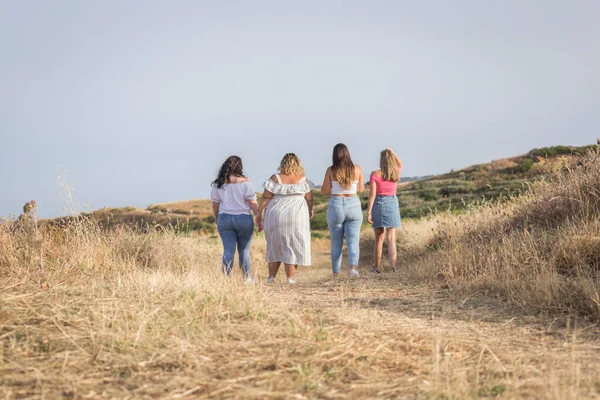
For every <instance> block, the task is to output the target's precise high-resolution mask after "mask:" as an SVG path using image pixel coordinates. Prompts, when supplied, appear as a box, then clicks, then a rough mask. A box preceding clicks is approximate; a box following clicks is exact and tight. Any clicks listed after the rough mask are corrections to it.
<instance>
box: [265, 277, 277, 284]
mask: <svg viewBox="0 0 600 400" xmlns="http://www.w3.org/2000/svg"><path fill="white" fill-rule="evenodd" d="M267 283H275V277H274V276H270V277H268V278H267Z"/></svg>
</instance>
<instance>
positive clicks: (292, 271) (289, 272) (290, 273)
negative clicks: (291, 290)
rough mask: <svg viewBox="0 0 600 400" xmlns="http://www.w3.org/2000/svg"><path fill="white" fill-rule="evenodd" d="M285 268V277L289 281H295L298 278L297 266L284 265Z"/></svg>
mask: <svg viewBox="0 0 600 400" xmlns="http://www.w3.org/2000/svg"><path fill="white" fill-rule="evenodd" d="M283 265H284V266H285V275H286V276H287V277H288V279H295V278H294V277H295V276H296V266H295V265H294V264H283Z"/></svg>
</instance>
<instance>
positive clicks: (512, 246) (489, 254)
mask: <svg viewBox="0 0 600 400" xmlns="http://www.w3.org/2000/svg"><path fill="white" fill-rule="evenodd" d="M439 221H440V223H439V226H438V229H437V231H436V235H435V237H434V239H433V240H432V241H431V243H430V246H431V247H430V248H431V249H432V250H431V251H430V252H428V253H426V255H421V256H420V258H419V260H418V262H419V263H420V264H419V265H420V268H417V269H416V270H415V271H417V270H418V271H417V272H416V273H417V274H420V276H421V277H422V278H425V277H427V276H430V277H431V276H437V278H438V279H441V280H443V281H445V282H446V284H448V285H449V286H450V287H453V288H456V289H458V290H466V291H477V292H483V293H489V294H492V295H494V296H499V297H501V298H504V299H506V300H508V301H510V302H512V303H514V304H517V305H520V306H522V307H526V308H530V307H534V308H536V309H546V310H563V311H567V312H575V313H578V314H580V315H585V316H588V317H590V318H593V319H596V320H600V282H599V281H598V276H599V274H600V156H599V155H598V154H591V153H590V154H589V155H587V156H586V157H585V158H584V159H583V160H582V162H579V163H577V162H573V163H572V164H571V165H570V166H568V167H567V168H565V169H560V170H552V171H550V172H548V175H546V176H545V178H544V179H542V180H541V181H540V182H537V183H535V184H533V185H531V187H530V188H529V190H528V191H526V192H524V193H523V194H522V195H521V196H517V197H514V198H511V200H509V201H506V202H504V203H486V204H485V205H484V206H482V207H480V208H477V209H475V210H473V211H471V212H470V213H469V214H466V215H463V216H459V217H456V216H454V217H446V218H442V217H440V218H439Z"/></svg>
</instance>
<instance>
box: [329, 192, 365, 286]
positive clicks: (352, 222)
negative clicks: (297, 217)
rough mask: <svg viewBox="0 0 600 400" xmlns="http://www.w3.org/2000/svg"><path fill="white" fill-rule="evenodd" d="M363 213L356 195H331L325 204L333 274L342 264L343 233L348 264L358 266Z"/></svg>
mask: <svg viewBox="0 0 600 400" xmlns="http://www.w3.org/2000/svg"><path fill="white" fill-rule="evenodd" d="M362 220H363V213H362V209H361V207H360V199H359V198H358V196H353V197H339V196H331V197H330V198H329V204H328V205H327V226H328V227H329V236H330V238H331V269H332V270H333V273H334V274H337V273H339V272H340V268H341V266H342V246H343V245H344V235H345V236H346V245H347V246H348V261H349V263H350V265H355V266H358V257H359V256H360V248H359V243H360V227H361V226H362Z"/></svg>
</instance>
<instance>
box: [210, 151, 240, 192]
mask: <svg viewBox="0 0 600 400" xmlns="http://www.w3.org/2000/svg"><path fill="white" fill-rule="evenodd" d="M231 175H237V176H241V177H244V166H243V164H242V159H241V158H240V157H238V156H229V157H227V160H225V162H224V163H223V164H222V165H221V168H219V173H218V174H217V179H215V180H214V181H213V185H217V188H219V189H221V188H222V187H223V185H224V184H226V183H231V180H230V179H229V177H230V176H231ZM244 178H245V177H244Z"/></svg>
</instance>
